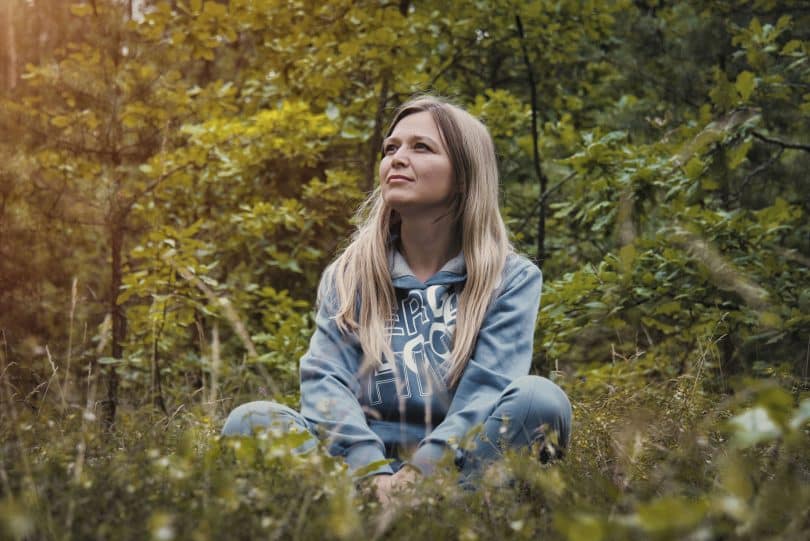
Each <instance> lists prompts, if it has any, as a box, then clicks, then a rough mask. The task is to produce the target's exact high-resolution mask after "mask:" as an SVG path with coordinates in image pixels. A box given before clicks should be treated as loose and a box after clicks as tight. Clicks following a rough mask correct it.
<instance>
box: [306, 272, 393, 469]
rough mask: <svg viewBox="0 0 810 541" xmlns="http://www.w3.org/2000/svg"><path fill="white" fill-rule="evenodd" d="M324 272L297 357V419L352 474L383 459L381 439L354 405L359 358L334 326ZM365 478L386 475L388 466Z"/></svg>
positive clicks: (332, 297) (351, 341)
mask: <svg viewBox="0 0 810 541" xmlns="http://www.w3.org/2000/svg"><path fill="white" fill-rule="evenodd" d="M330 276H331V273H330V272H329V269H327V271H326V272H324V275H323V277H322V278H321V284H320V286H319V291H318V299H319V307H318V312H317V315H316V317H315V325H316V326H315V333H314V334H313V335H312V339H311V340H310V344H309V350H308V351H307V353H306V354H305V355H304V356H303V357H302V358H301V414H302V415H303V416H304V417H306V419H307V420H308V421H310V422H312V423H314V424H315V425H316V427H317V430H318V432H319V434H321V435H322V436H325V437H326V438H327V441H328V445H329V452H330V453H331V454H333V455H336V456H343V457H345V459H346V462H347V463H348V465H349V468H350V469H351V470H352V471H356V470H358V469H361V468H364V467H366V466H368V465H369V464H371V463H373V462H377V461H380V460H384V459H385V446H384V445H383V442H382V440H381V439H380V438H379V437H378V436H377V435H376V434H375V433H374V432H373V431H372V430H371V428H369V426H368V423H367V422H366V416H365V413H364V412H363V408H362V406H361V405H360V403H359V401H358V396H360V383H359V382H358V380H357V375H356V374H357V373H358V368H359V366H360V360H361V356H362V350H361V349H360V344H359V341H358V340H357V337H356V336H354V335H343V334H341V333H340V331H339V330H338V328H337V324H336V323H335V321H334V318H333V316H334V314H335V313H336V312H337V294H336V293H335V292H334V288H333V287H332V286H331V279H330V278H329V277H330ZM365 473H367V474H380V473H381V474H386V473H387V474H390V473H392V470H391V468H390V467H389V466H388V465H385V466H381V467H379V468H376V469H374V470H373V471H369V472H365Z"/></svg>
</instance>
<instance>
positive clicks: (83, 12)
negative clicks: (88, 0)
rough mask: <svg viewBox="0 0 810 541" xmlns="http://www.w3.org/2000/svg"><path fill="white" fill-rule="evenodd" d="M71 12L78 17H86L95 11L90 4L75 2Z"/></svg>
mask: <svg viewBox="0 0 810 541" xmlns="http://www.w3.org/2000/svg"><path fill="white" fill-rule="evenodd" d="M70 12H71V13H72V14H73V15H75V16H77V17H86V16H87V15H90V14H92V13H93V6H91V5H90V4H73V5H72V6H70Z"/></svg>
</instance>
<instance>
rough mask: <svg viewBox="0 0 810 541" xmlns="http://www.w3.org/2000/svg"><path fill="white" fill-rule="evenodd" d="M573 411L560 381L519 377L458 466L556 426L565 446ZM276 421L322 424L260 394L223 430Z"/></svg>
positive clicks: (241, 430) (247, 430) (536, 438)
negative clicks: (556, 382)
mask: <svg viewBox="0 0 810 541" xmlns="http://www.w3.org/2000/svg"><path fill="white" fill-rule="evenodd" d="M571 416H572V414H571V403H570V402H569V401H568V397H567V396H566V394H565V392H564V391H563V390H562V389H560V388H559V387H558V386H557V385H556V384H554V383H553V382H551V381H550V380H548V379H546V378H543V377H540V376H523V377H520V378H517V379H516V380H514V381H513V382H512V383H511V384H509V386H507V387H506V389H504V391H503V392H502V393H501V395H500V397H498V400H496V401H495V403H494V404H493V407H492V411H491V412H490V414H489V416H488V417H487V419H486V420H485V421H484V424H483V427H482V429H481V430H480V431H479V432H477V433H476V435H475V436H474V437H473V438H472V441H471V442H470V443H468V444H465V445H464V446H463V450H459V452H458V453H457V454H456V460H455V462H456V466H457V467H458V468H459V470H460V471H461V472H462V473H463V474H465V475H470V474H473V473H475V472H476V471H478V470H480V468H481V466H483V465H485V464H486V463H488V462H491V461H493V460H497V459H498V458H499V457H501V456H502V453H503V451H504V450H505V449H515V450H520V449H526V448H528V447H530V446H531V445H532V444H533V443H536V442H542V441H543V440H544V439H547V438H548V436H549V433H551V432H553V433H555V434H556V435H557V446H556V447H557V449H563V448H565V447H566V445H567V444H568V441H569V439H570V437H571ZM270 426H278V427H279V428H281V429H282V430H284V431H287V430H291V429H294V430H303V431H307V432H309V433H311V434H312V435H313V436H316V434H317V431H316V427H315V426H313V425H312V424H311V423H310V422H308V421H307V420H306V419H305V418H304V416H302V415H301V414H300V413H299V412H297V411H295V410H294V409H292V408H288V407H287V406H283V405H281V404H278V403H276V402H271V401H267V400H260V401H256V402H248V403H246V404H242V405H241V406H239V407H237V408H235V409H234V410H233V411H231V413H230V414H229V415H228V419H227V420H226V421H225V425H224V426H223V427H222V435H223V436H240V435H241V436H248V435H251V434H253V432H254V430H255V429H257V428H262V427H270ZM316 445H317V441H316V438H315V437H313V438H311V439H310V440H308V441H306V442H304V443H303V444H301V445H300V446H299V447H298V448H296V449H295V452H296V453H306V452H308V451H311V450H312V449H313V448H315V447H316ZM388 448H389V446H386V449H388ZM387 458H392V459H394V462H393V463H392V464H391V467H392V468H393V469H394V471H397V469H399V466H400V465H401V464H402V462H401V461H400V458H401V457H398V456H390V457H387Z"/></svg>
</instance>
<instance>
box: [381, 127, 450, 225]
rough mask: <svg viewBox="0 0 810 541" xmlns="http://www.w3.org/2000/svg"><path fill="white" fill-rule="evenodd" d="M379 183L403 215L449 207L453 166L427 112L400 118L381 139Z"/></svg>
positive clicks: (438, 214) (384, 197)
mask: <svg viewBox="0 0 810 541" xmlns="http://www.w3.org/2000/svg"><path fill="white" fill-rule="evenodd" d="M380 184H381V189H382V197H383V199H384V200H385V202H386V203H387V204H388V206H390V207H391V208H393V209H394V210H396V211H397V212H398V213H399V214H400V216H402V217H403V218H406V217H408V216H409V215H414V214H425V213H435V214H436V215H437V216H440V215H441V214H443V213H444V212H446V211H447V209H448V208H449V207H450V205H451V203H452V201H453V195H454V194H455V191H456V190H455V182H454V179H453V166H452V164H451V163H450V157H449V156H448V155H447V149H446V148H445V147H444V144H443V143H442V137H441V135H440V133H439V128H438V126H436V122H435V121H434V120H433V117H432V116H431V114H430V113H429V112H427V111H422V112H419V113H413V114H410V115H408V116H406V117H405V118H403V119H401V120H400V121H399V122H398V123H397V125H396V126H395V127H394V130H393V131H392V132H391V135H389V136H388V137H387V138H386V139H385V141H383V158H382V161H381V162H380Z"/></svg>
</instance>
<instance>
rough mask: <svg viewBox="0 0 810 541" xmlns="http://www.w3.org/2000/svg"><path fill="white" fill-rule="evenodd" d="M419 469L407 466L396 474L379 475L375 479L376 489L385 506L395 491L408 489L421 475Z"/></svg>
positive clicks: (378, 497)
mask: <svg viewBox="0 0 810 541" xmlns="http://www.w3.org/2000/svg"><path fill="white" fill-rule="evenodd" d="M419 475H420V474H419V471H418V470H416V469H415V468H412V467H409V466H405V467H403V468H400V470H399V471H398V472H397V473H395V474H394V475H377V476H375V477H374V479H373V483H372V484H373V486H374V491H375V493H376V495H377V499H378V500H380V503H381V504H383V506H387V505H388V504H390V503H391V498H392V497H393V495H394V493H396V492H399V491H401V490H404V489H407V488H408V487H410V486H411V485H413V484H414V482H415V481H416V478H417V477H419Z"/></svg>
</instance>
